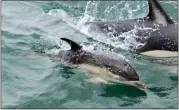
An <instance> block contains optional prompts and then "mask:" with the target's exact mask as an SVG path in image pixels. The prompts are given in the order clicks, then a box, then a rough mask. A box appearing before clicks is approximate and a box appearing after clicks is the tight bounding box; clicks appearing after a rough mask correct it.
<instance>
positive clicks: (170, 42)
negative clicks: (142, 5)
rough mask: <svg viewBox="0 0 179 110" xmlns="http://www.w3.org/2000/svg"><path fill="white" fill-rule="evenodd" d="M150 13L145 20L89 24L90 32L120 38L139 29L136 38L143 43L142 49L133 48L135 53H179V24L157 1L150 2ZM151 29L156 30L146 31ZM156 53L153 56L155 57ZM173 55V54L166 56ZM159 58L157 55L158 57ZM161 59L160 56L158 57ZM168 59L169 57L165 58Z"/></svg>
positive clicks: (133, 46)
mask: <svg viewBox="0 0 179 110" xmlns="http://www.w3.org/2000/svg"><path fill="white" fill-rule="evenodd" d="M148 5H149V13H148V15H147V16H146V17H144V18H138V19H129V20H117V21H96V22H87V23H86V25H89V27H90V30H93V31H96V32H98V33H104V34H105V35H106V36H108V37H109V36H111V35H112V36H113V37H118V36H119V35H121V34H122V33H125V32H129V31H131V30H133V29H134V28H135V27H137V32H136V33H135V35H137V36H138V38H135V39H136V41H137V42H140V43H143V44H144V45H143V46H141V47H137V48H136V47H135V45H132V46H131V50H132V51H133V52H137V53H140V54H142V53H143V52H145V53H144V54H145V55H146V52H148V51H150V52H151V51H157V52H159V51H160V50H162V51H163V52H164V51H165V52H175V54H177V52H178V24H175V23H174V22H173V20H172V19H171V18H170V17H169V16H168V15H167V14H166V12H165V11H164V10H163V8H162V7H161V6H160V4H159V3H158V2H157V0H148ZM144 28H146V29H147V28H148V29H149V28H150V29H154V30H146V29H144ZM119 38H120V40H121V41H123V40H125V36H122V37H121V36H120V37H119ZM153 53H154V52H153ZM155 54H156V53H154V55H153V56H155ZM149 55H150V56H151V54H149ZM166 55H169V56H170V55H171V54H166ZM156 56H157V55H156ZM171 56H173V55H171ZM158 57H160V55H158ZM165 57H167V56H165Z"/></svg>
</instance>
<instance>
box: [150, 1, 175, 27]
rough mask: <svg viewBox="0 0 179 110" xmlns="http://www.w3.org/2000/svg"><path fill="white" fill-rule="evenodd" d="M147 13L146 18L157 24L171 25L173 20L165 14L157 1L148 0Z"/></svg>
mask: <svg viewBox="0 0 179 110" xmlns="http://www.w3.org/2000/svg"><path fill="white" fill-rule="evenodd" d="M148 4H149V13H148V15H147V18H148V19H150V20H154V21H155V22H157V23H159V24H173V23H174V22H173V20H172V19H171V18H170V17H169V16H168V15H167V14H166V12H165V11H164V10H163V8H162V6H161V5H160V4H159V3H158V2H157V0H148Z"/></svg>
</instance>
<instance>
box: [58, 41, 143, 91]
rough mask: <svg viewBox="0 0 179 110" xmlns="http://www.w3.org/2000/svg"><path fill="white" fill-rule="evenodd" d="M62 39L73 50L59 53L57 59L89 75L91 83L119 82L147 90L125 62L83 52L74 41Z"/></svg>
mask: <svg viewBox="0 0 179 110" xmlns="http://www.w3.org/2000/svg"><path fill="white" fill-rule="evenodd" d="M61 39H62V40H64V41H66V42H67V43H68V44H70V46H71V49H70V50H65V51H61V52H59V54H58V56H57V57H58V58H61V59H62V60H64V61H66V62H69V63H70V64H72V66H74V67H76V68H79V69H80V70H82V71H84V72H85V73H87V76H89V77H90V79H88V81H89V82H92V83H108V82H109V83H111V82H112V83H114V82H117V83H118V82H119V83H124V84H128V85H133V86H136V87H139V88H145V84H143V83H141V82H140V81H139V76H138V74H137V73H136V71H135V70H134V69H133V68H132V66H131V65H130V64H129V63H127V62H126V61H125V60H123V59H118V60H116V59H112V58H109V57H106V56H104V55H97V54H94V53H91V52H87V51H84V50H82V47H81V46H80V45H78V44H77V43H75V42H74V41H72V40H70V39H67V38H61Z"/></svg>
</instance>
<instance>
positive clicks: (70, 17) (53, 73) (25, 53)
mask: <svg viewBox="0 0 179 110" xmlns="http://www.w3.org/2000/svg"><path fill="white" fill-rule="evenodd" d="M161 4H162V6H163V7H165V10H166V12H167V13H168V14H169V15H170V16H171V17H172V19H174V20H175V21H177V19H178V18H177V16H178V12H177V10H178V9H177V5H178V4H177V1H165V2H161ZM147 12H148V5H147V2H146V1H113V2H112V1H105V2H102V1H101V2H100V1H95V2H90V1H43V2H42V1H33V2H32V1H31V2H25V1H3V2H2V31H1V36H2V37H1V39H2V41H1V42H2V107H3V108H177V92H178V91H177V90H178V74H177V65H176V64H175V65H165V64H160V63H155V62H151V61H150V60H147V59H143V58H141V57H140V56H133V55H131V54H129V53H127V51H123V50H121V49H119V48H118V47H120V48H123V47H124V48H125V47H126V44H122V43H120V42H115V43H114V42H113V41H111V40H108V39H106V41H105V42H103V43H99V42H97V41H96V40H92V39H91V40H90V39H89V36H88V34H86V33H87V31H86V29H85V27H84V26H83V22H86V21H94V20H116V19H131V18H138V17H143V16H145V15H146V14H147ZM60 37H68V38H71V39H74V40H75V41H77V42H79V43H80V44H81V45H83V47H84V49H85V50H87V51H93V49H94V48H97V51H100V52H101V51H104V52H106V53H108V54H111V53H112V55H114V56H115V57H123V58H125V59H126V60H127V61H129V63H130V64H131V65H132V66H133V67H134V68H135V70H136V71H137V72H138V74H139V76H140V80H141V81H142V82H144V83H145V84H146V85H147V87H148V88H147V89H144V90H140V89H137V88H135V87H131V86H126V85H122V84H116V85H100V84H96V85H95V84H89V83H87V82H86V81H85V79H87V77H86V76H85V75H84V74H83V73H82V72H80V71H79V70H77V69H73V68H71V67H69V66H68V65H64V64H62V63H60V62H59V61H56V60H54V59H53V58H52V57H48V56H47V55H53V54H57V53H58V52H59V51H61V50H67V49H69V46H68V45H67V44H66V43H64V42H62V41H61V40H60ZM93 37H95V36H93ZM106 44H113V49H112V50H113V51H111V48H110V46H107V45H106Z"/></svg>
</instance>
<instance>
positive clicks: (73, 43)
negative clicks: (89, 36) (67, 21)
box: [61, 38, 82, 51]
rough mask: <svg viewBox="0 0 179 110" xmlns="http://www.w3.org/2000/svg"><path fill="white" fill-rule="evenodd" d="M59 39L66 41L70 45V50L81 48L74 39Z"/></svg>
mask: <svg viewBox="0 0 179 110" xmlns="http://www.w3.org/2000/svg"><path fill="white" fill-rule="evenodd" d="M61 40H64V41H66V42H67V43H68V44H69V45H70V46H71V50H74V51H76V50H80V49H81V48H82V46H80V45H78V44H77V43H75V42H74V41H72V40H70V39H67V38H61Z"/></svg>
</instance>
